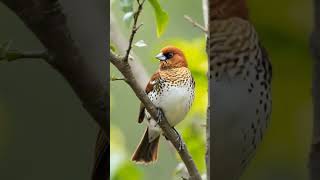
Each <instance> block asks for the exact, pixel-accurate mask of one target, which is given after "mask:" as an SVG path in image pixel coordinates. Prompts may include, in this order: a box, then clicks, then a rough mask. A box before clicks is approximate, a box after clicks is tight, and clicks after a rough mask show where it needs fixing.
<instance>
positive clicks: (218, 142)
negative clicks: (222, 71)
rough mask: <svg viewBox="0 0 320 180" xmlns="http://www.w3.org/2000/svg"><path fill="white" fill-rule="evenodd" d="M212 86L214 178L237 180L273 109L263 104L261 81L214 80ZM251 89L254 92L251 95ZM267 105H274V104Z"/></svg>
mask: <svg viewBox="0 0 320 180" xmlns="http://www.w3.org/2000/svg"><path fill="white" fill-rule="evenodd" d="M250 82H251V83H252V84H253V88H251V86H250ZM211 85H212V90H213V94H212V96H211V98H212V100H210V101H211V102H213V104H212V105H211V106H212V110H211V125H210V131H211V143H210V144H211V153H210V156H211V163H210V165H211V166H212V167H213V168H212V169H213V172H212V177H213V178H214V179H221V180H237V179H238V178H239V176H240V175H241V174H242V171H243V169H244V167H245V166H246V164H247V163H248V161H250V159H251V157H252V156H253V155H254V152H255V150H256V146H257V145H258V144H259V142H260V141H261V137H260V136H261V134H263V133H264V131H265V128H266V127H265V122H266V119H267V114H268V113H270V110H268V112H264V109H263V105H264V103H265V100H264V101H263V104H262V105H260V99H261V96H260V93H261V91H263V88H262V87H261V86H260V84H259V82H255V81H248V80H243V79H242V78H236V79H232V80H231V79H228V77H224V78H223V79H221V80H220V81H215V80H213V79H212V82H211ZM248 89H252V91H251V92H250V93H249V92H248ZM267 103H268V106H271V102H269V101H267ZM257 109H258V113H257Z"/></svg>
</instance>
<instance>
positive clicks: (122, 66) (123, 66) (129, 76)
mask: <svg viewBox="0 0 320 180" xmlns="http://www.w3.org/2000/svg"><path fill="white" fill-rule="evenodd" d="M124 58H125V57H122V56H119V55H116V54H114V53H113V52H112V51H110V61H111V63H112V64H113V65H114V66H116V67H117V69H118V70H119V71H120V72H121V73H122V74H123V76H124V77H125V78H126V80H127V81H126V82H127V83H128V85H129V86H130V87H131V88H132V90H133V91H134V92H135V94H136V96H137V97H138V98H139V99H140V101H141V102H142V103H143V104H144V106H145V107H146V109H147V110H148V112H149V113H150V115H151V116H152V117H153V118H154V119H158V111H157V107H156V106H155V105H154V104H153V103H152V102H151V101H150V99H149V98H148V96H147V94H146V93H145V92H144V91H143V90H142V88H141V87H140V86H139V84H138V82H137V80H136V79H135V77H134V75H133V73H132V71H131V68H130V66H129V64H128V63H127V62H126V61H124ZM159 126H160V127H161V129H162V130H163V132H164V135H165V136H166V137H167V138H168V140H170V141H171V143H172V144H173V145H174V147H175V148H176V150H177V151H178V153H179V155H180V157H181V159H182V161H183V162H184V163H185V165H186V167H187V169H188V172H189V175H190V179H192V180H200V179H201V177H200V174H199V172H198V169H197V167H196V165H195V163H194V161H193V159H192V157H191V155H190V153H189V152H188V149H187V147H186V146H185V145H184V148H183V149H181V150H179V147H180V141H179V137H178V135H177V134H176V132H175V131H174V130H173V129H172V128H171V126H170V125H169V123H168V121H167V120H166V118H165V117H164V118H163V119H162V121H160V123H159ZM181 141H182V140H181ZM182 143H183V144H184V142H183V141H182Z"/></svg>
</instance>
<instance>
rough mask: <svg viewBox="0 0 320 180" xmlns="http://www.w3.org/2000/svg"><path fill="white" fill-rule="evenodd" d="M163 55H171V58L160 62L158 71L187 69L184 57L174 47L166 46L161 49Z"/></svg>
mask: <svg viewBox="0 0 320 180" xmlns="http://www.w3.org/2000/svg"><path fill="white" fill-rule="evenodd" d="M161 52H162V53H163V54H166V53H173V56H172V58H170V59H168V60H166V61H161V62H160V70H165V69H170V68H180V67H188V63H187V60H186V57H185V56H184V54H183V52H182V51H181V50H180V49H178V48H177V47H174V46H166V47H164V48H162V49H161Z"/></svg>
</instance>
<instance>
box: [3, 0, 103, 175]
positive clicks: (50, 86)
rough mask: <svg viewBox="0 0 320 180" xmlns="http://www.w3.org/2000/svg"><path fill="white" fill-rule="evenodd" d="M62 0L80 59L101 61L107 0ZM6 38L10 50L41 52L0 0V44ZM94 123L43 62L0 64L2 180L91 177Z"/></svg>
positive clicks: (64, 82) (32, 38) (73, 94)
mask: <svg viewBox="0 0 320 180" xmlns="http://www.w3.org/2000/svg"><path fill="white" fill-rule="evenodd" d="M61 2H62V8H63V11H64V12H66V16H67V22H68V23H69V24H68V25H69V26H70V28H71V31H72V32H73V37H74V38H75V41H76V43H77V45H78V47H79V48H80V49H81V51H82V52H83V54H84V55H85V57H86V58H99V59H101V60H105V48H106V45H105V42H106V39H107V37H106V35H105V33H106V31H105V24H106V21H107V17H106V16H107V15H106V10H105V4H106V2H104V3H102V5H103V6H101V3H100V2H97V1H92V0H80V1H79V0H76V1H70V0H68V1H61ZM98 3H100V4H98ZM102 7H103V8H102ZM83 16H85V17H83ZM79 17H82V18H79ZM99 18H100V19H99ZM95 23H97V24H95ZM83 26H85V28H83ZM91 26H92V27H95V28H89V27H91ZM101 26H102V27H101ZM99 27H100V28H99ZM83 31H85V34H86V36H84V35H83ZM100 34H102V35H103V36H100ZM74 35H75V36H74ZM76 35H78V36H76ZM97 39H98V40H97ZM9 40H11V41H12V47H11V48H12V49H19V50H25V51H41V50H43V46H42V45H41V43H40V42H39V40H38V39H37V38H36V37H35V36H34V35H33V33H32V32H31V31H30V30H29V29H28V28H27V27H26V26H25V25H24V24H23V22H22V21H21V20H20V19H19V18H18V17H17V16H16V15H15V14H14V13H12V12H11V11H10V10H9V9H8V8H6V7H5V6H4V5H3V4H2V3H0V44H2V43H4V42H6V41H9ZM99 43H100V44H102V46H100V44H99ZM100 47H101V48H100ZM97 127H98V126H97V125H96V123H95V122H94V120H93V119H92V118H91V116H90V115H89V114H88V113H87V112H86V110H85V109H84V108H83V107H82V103H81V101H80V100H79V98H78V97H77V96H76V94H75V93H74V92H73V90H72V89H71V87H70V86H69V84H68V83H67V82H66V80H65V79H64V78H63V77H62V76H61V75H60V74H59V73H58V72H56V71H55V70H54V69H53V68H52V67H51V66H49V65H48V64H47V63H45V62H43V60H38V59H22V60H19V61H15V62H10V63H8V62H3V61H1V62H0V179H1V180H44V179H45V180H88V179H90V177H91V170H92V168H93V161H94V148H95V141H96V134H97Z"/></svg>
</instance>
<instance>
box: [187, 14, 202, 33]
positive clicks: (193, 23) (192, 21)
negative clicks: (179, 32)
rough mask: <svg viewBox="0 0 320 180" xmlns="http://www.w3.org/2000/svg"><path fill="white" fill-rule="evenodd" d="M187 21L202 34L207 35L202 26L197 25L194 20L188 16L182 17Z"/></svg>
mask: <svg viewBox="0 0 320 180" xmlns="http://www.w3.org/2000/svg"><path fill="white" fill-rule="evenodd" d="M183 17H184V18H185V19H186V20H187V21H189V22H190V23H191V24H192V25H193V26H194V27H197V28H199V29H200V30H201V31H203V32H204V33H206V34H208V30H207V29H206V28H205V27H203V26H202V25H200V24H199V23H197V22H196V21H195V20H193V19H192V18H191V17H189V16H188V15H184V16H183Z"/></svg>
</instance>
